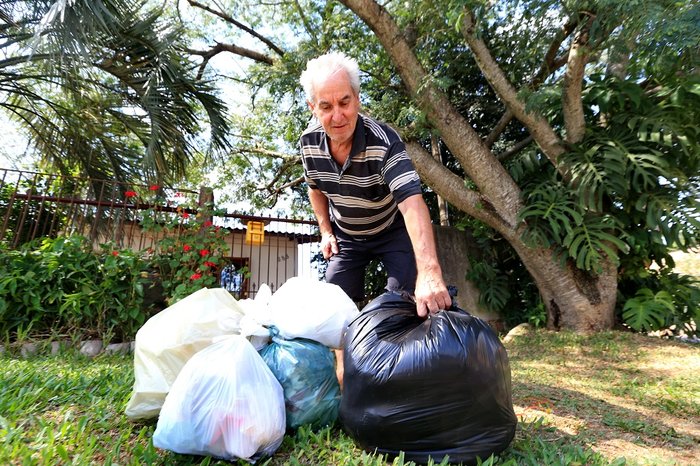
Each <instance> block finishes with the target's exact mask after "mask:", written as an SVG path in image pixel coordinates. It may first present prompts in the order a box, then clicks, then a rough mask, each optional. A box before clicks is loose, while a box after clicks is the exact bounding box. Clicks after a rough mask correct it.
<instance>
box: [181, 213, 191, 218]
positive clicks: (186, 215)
mask: <svg viewBox="0 0 700 466" xmlns="http://www.w3.org/2000/svg"><path fill="white" fill-rule="evenodd" d="M182 218H190V214H188V213H187V212H183V213H182Z"/></svg>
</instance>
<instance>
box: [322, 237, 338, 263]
mask: <svg viewBox="0 0 700 466" xmlns="http://www.w3.org/2000/svg"><path fill="white" fill-rule="evenodd" d="M321 252H322V253H323V258H324V259H326V260H328V259H330V257H331V256H332V255H333V254H338V240H336V239H335V235H334V234H333V233H327V234H324V235H322V236H321Z"/></svg>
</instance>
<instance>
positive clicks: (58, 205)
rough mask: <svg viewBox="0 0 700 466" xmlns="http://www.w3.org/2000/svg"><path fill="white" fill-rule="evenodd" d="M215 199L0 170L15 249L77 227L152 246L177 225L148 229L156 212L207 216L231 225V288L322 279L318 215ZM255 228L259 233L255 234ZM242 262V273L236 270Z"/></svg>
mask: <svg viewBox="0 0 700 466" xmlns="http://www.w3.org/2000/svg"><path fill="white" fill-rule="evenodd" d="M213 202H214V199H213V194H212V191H211V190H210V189H207V188H202V189H200V190H199V191H192V190H188V189H173V188H167V187H162V186H155V185H151V186H148V185H127V184H123V183H119V182H116V181H113V180H100V179H86V178H79V177H66V176H60V175H53V174H47V173H39V172H33V171H23V170H13V169H0V227H1V228H0V243H4V244H5V245H6V246H7V247H10V248H17V247H19V246H20V245H21V244H24V243H27V242H29V241H32V240H34V239H36V238H41V237H52V238H55V237H59V236H68V235H72V234H80V235H83V236H85V237H87V238H89V239H90V240H92V242H93V244H95V245H96V246H97V245H99V244H104V243H112V244H114V245H115V247H119V248H129V249H132V250H135V251H147V250H148V249H149V248H153V247H154V246H155V245H156V244H157V243H158V241H160V240H161V239H162V238H163V237H164V236H165V235H173V234H178V231H179V230H177V229H175V230H169V229H161V230H160V231H159V230H158V229H157V228H156V229H153V228H150V229H148V228H144V224H145V222H148V221H149V220H150V221H152V220H153V218H154V216H157V218H158V219H159V221H167V220H172V219H183V218H188V217H191V216H194V217H196V216H198V215H210V216H209V217H208V220H209V221H211V222H212V224H213V225H216V226H218V227H220V228H222V229H225V231H226V235H225V236H226V241H227V244H228V251H227V253H226V256H225V259H226V261H227V266H228V269H227V270H228V272H230V273H224V274H223V275H222V277H221V278H222V280H223V282H222V285H223V286H225V287H227V288H229V289H230V290H231V291H239V293H238V294H239V295H241V296H250V297H252V296H254V295H255V294H256V293H257V291H258V290H259V288H260V286H262V284H267V285H268V286H270V288H271V289H272V291H274V290H275V289H276V288H278V287H279V286H280V285H282V284H283V283H284V282H285V281H286V280H287V279H289V278H291V277H293V276H308V277H314V278H318V276H319V273H320V272H319V270H318V267H317V264H318V261H317V260H315V259H314V258H316V257H317V256H318V252H319V241H320V237H319V235H318V226H317V224H316V222H315V221H312V220H304V219H293V218H279V217H269V216H255V215H244V214H239V213H236V212H228V211H226V210H222V209H216V210H215V211H214V212H213V213H212V212H211V211H210V210H209V209H206V208H205V206H210V205H211V204H212V203H213ZM251 228H256V231H255V234H256V235H257V236H254V237H251ZM246 236H248V238H246ZM244 267H245V269H244V270H246V271H247V273H246V274H245V276H244V277H243V276H242V275H240V274H238V272H240V271H241V270H242V269H243V268H244Z"/></svg>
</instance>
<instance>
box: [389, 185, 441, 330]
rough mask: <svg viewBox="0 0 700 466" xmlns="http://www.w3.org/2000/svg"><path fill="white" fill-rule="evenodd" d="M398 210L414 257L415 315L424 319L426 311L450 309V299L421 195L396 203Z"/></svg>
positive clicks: (428, 215) (426, 207) (428, 216)
mask: <svg viewBox="0 0 700 466" xmlns="http://www.w3.org/2000/svg"><path fill="white" fill-rule="evenodd" d="M399 210H400V211H401V213H402V214H403V217H404V221H405V223H406V229H407V230H408V236H409V237H410V238H411V244H412V245H413V251H414V253H415V255H416V268H417V271H418V277H417V279H416V307H417V310H418V315H419V316H421V317H425V316H427V315H428V312H430V313H433V314H434V313H436V312H437V311H439V310H440V309H449V307H450V306H451V304H452V299H451V298H450V293H449V292H448V291H447V286H445V281H444V280H443V278H442V269H441V268H440V263H439V262H438V258H437V250H436V248H435V237H434V235H433V226H432V224H431V223H430V212H428V206H426V205H425V201H424V200H423V197H422V196H421V195H420V194H414V195H413V196H409V197H407V198H406V199H404V200H403V201H402V202H401V203H400V204H399Z"/></svg>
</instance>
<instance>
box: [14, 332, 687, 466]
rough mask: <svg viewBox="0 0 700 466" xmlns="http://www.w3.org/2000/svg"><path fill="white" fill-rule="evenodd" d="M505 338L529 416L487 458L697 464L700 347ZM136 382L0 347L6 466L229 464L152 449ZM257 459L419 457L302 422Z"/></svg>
mask: <svg viewBox="0 0 700 466" xmlns="http://www.w3.org/2000/svg"><path fill="white" fill-rule="evenodd" d="M506 347H507V349H508V353H509V356H510V359H511V369H512V374H513V397H514V403H515V410H516V414H517V415H518V419H519V421H520V422H519V425H518V430H517V432H516V437H515V440H514V441H513V443H512V444H511V446H510V447H509V448H508V449H507V450H506V451H505V452H503V454H501V456H500V457H499V458H491V459H488V460H486V461H485V462H484V464H499V465H515V464H518V465H520V464H528V465H554V464H561V465H576V464H579V465H584V464H585V465H608V464H616V465H619V464H629V465H637V464H640V465H647V464H659V465H670V464H678V465H691V464H695V465H697V464H700V346H698V345H691V344H687V343H681V342H678V341H670V340H660V339H654V338H651V337H645V336H641V335H634V334H629V333H618V332H610V333H602V334H597V335H591V336H580V335H574V334H571V333H563V332H562V333H550V332H545V331H537V332H534V333H531V334H527V335H523V336H519V337H517V338H516V339H514V340H513V341H511V342H509V343H507V344H506ZM132 384H133V369H132V358H131V356H114V355H112V356H106V355H105V356H99V357H97V358H96V359H94V360H88V359H86V358H84V357H82V356H80V355H78V354H74V353H72V352H64V353H61V354H59V355H57V356H34V357H31V358H29V359H22V358H18V357H14V356H11V355H9V354H3V355H2V356H0V390H1V392H0V464H3V465H4V464H28V465H29V464H31V465H34V464H42V465H56V464H81V465H82V464H120V465H126V464H139V465H152V464H163V465H166V464H167V465H171V464H172V465H187V464H202V465H205V464H221V465H225V464H230V463H227V462H224V461H217V460H214V459H211V458H201V457H194V456H186V455H178V454H175V453H171V452H167V451H161V450H157V449H155V448H154V447H153V445H152V443H151V436H152V434H153V431H154V429H155V423H150V424H141V423H134V422H130V421H129V420H128V419H127V418H126V417H125V416H124V415H123V410H124V407H125V405H126V402H127V401H128V399H129V396H130V394H131V387H132ZM240 464H247V463H245V462H240ZM258 464H262V465H283V464H284V465H328V464H332V465H384V464H395V465H400V464H412V463H409V462H403V461H402V459H401V458H400V457H399V458H397V459H396V460H394V462H393V463H392V462H388V463H387V462H386V461H384V459H383V458H381V457H377V456H373V455H370V454H367V453H365V452H362V451H361V450H360V449H358V448H357V447H355V445H354V444H353V442H352V440H351V439H350V438H349V437H347V436H346V435H345V434H344V433H343V432H342V431H341V430H340V429H339V428H337V427H336V428H327V429H324V430H322V431H320V432H317V433H312V432H309V431H307V430H305V429H301V430H300V431H299V432H298V433H297V434H296V435H295V436H287V437H286V438H285V441H284V443H283V444H282V446H281V448H280V449H279V450H278V452H277V453H276V454H275V455H274V456H273V457H272V458H269V459H267V460H261V461H259V462H258ZM443 464H448V463H447V462H443Z"/></svg>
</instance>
